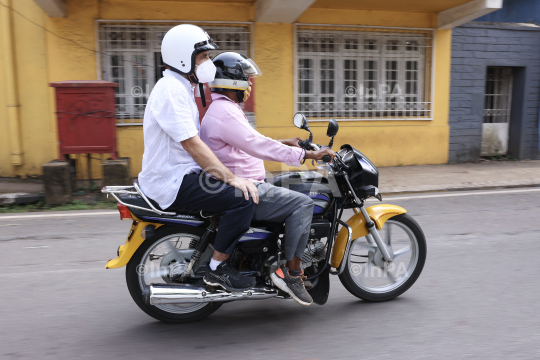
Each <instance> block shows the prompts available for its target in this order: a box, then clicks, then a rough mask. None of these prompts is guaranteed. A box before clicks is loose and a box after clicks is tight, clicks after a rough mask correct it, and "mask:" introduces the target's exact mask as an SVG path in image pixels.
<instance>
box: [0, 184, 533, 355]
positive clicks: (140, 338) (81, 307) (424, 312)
mask: <svg viewBox="0 0 540 360" xmlns="http://www.w3.org/2000/svg"><path fill="white" fill-rule="evenodd" d="M539 190H540V189H538V188H531V189H521V190H516V189H509V190H501V191H486V192H470V193H460V192H456V193H448V194H420V195H406V196H403V197H401V198H400V197H392V198H391V199H388V200H385V202H387V203H394V204H397V205H400V206H403V207H405V208H406V209H407V210H408V212H409V214H411V215H412V216H414V217H415V219H416V220H417V221H418V222H419V223H420V225H421V226H422V227H423V229H424V232H425V234H426V237H427V241H428V259H427V262H426V266H425V268H424V272H423V273H422V275H421V276H420V278H419V280H418V281H417V282H416V284H415V285H414V286H413V287H412V288H411V289H410V290H409V291H408V292H406V293H405V294H403V295H402V296H401V297H399V298H397V299H395V300H393V301H390V302H386V303H375V304H373V303H366V302H363V301H361V300H358V299H357V298H355V297H353V296H352V295H350V294H349V293H348V292H347V290H345V289H344V288H343V286H342V285H341V283H340V282H339V279H338V278H337V277H332V278H331V281H332V282H331V289H330V298H329V301H328V303H327V304H326V305H324V306H318V305H312V306H310V307H302V306H299V305H297V304H296V303H295V302H293V301H285V300H280V299H270V300H265V301H244V302H236V303H230V304H225V305H223V306H222V307H221V308H220V309H219V310H218V311H217V312H216V313H214V314H213V315H211V316H210V317H209V318H207V319H206V320H204V321H201V322H198V323H192V324H186V325H167V324H162V323H160V322H158V321H155V320H154V319H152V318H150V317H149V316H147V315H146V314H145V313H143V312H142V311H141V310H139V308H138V307H137V306H136V305H135V303H134V302H133V301H132V300H131V298H130V295H129V293H128V291H127V288H126V286H125V282H124V269H117V270H105V269H104V265H105V262H106V261H107V260H109V259H110V258H113V257H115V256H116V248H117V247H118V245H120V244H122V243H123V242H124V239H125V236H126V234H127V231H128V228H129V225H130V223H129V222H127V221H119V220H118V215H117V214H110V215H96V216H74V214H75V213H80V212H68V213H63V214H64V215H65V216H64V215H63V216H60V217H29V216H28V215H17V214H11V215H7V216H8V217H6V215H2V216H0V260H1V262H0V304H1V306H0V324H1V327H0V359H30V358H32V359H79V358H90V359H94V358H95V359H105V358H108V359H123V358H130V359H167V358H171V359H173V358H174V359H190V358H197V359H242V358H250V359H259V358H260V359H278V358H283V359H297V358H310V359H346V358H349V359H350V358H358V359H360V358H362V359H372V358H373V359H374V358H377V359H379V358H386V359H389V358H392V359H423V358H434V359H463V358H465V359H466V358H471V359H499V358H500V359H539V358H540V313H539V310H540V306H539V305H538V303H539V298H540V287H539V286H538V285H539V281H538V274H539V269H540V261H539V258H540V191H539ZM471 193H474V194H476V195H472V194H471ZM464 194H468V195H466V196H463V195H464ZM441 195H443V196H441ZM444 195H447V196H444ZM98 212H99V211H98ZM41 214H46V213H41ZM33 215H35V214H33ZM46 215H50V213H49V214H46ZM14 216H15V217H14Z"/></svg>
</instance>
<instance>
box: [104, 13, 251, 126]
mask: <svg viewBox="0 0 540 360" xmlns="http://www.w3.org/2000/svg"><path fill="white" fill-rule="evenodd" d="M181 23H183V22H152V21H148V22H145V21H143V22H130V21H124V22H122V21H104V20H98V21H97V26H96V30H97V31H98V34H97V35H98V36H96V38H97V41H98V44H97V45H98V46H97V48H98V51H99V52H98V55H97V56H98V70H99V73H100V75H101V79H103V80H107V81H113V82H116V83H118V88H116V110H117V111H116V115H117V119H118V123H117V125H142V120H143V117H144V109H145V106H146V101H147V100H148V97H149V96H150V91H151V90H152V88H153V87H154V85H155V84H156V82H157V81H158V80H159V79H160V78H161V77H162V76H163V75H162V72H163V68H162V67H161V65H162V60H161V40H162V39H163V36H165V33H166V32H167V31H168V30H169V29H170V28H172V27H174V26H176V25H180V24H181ZM189 23H190V24H195V25H198V26H200V27H202V28H203V29H204V30H206V32H208V35H210V37H211V38H212V39H213V40H214V42H215V43H216V44H217V45H218V46H219V50H215V51H214V50H213V51H211V52H210V56H214V55H216V54H218V53H221V52H223V51H237V52H241V53H243V54H245V55H246V56H248V57H250V56H252V54H251V53H252V48H251V44H252V31H251V24H250V23H212V22H189ZM246 115H247V116H248V118H250V120H253V115H254V114H253V113H250V112H246Z"/></svg>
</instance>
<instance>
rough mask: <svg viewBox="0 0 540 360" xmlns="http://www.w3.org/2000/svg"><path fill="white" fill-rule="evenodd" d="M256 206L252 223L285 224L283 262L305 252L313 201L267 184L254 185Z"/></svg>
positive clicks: (305, 196) (296, 193)
mask: <svg viewBox="0 0 540 360" xmlns="http://www.w3.org/2000/svg"><path fill="white" fill-rule="evenodd" d="M256 185H257V189H258V190H259V203H258V204H256V205H255V215H254V216H253V218H254V219H255V220H267V221H272V222H284V223H285V243H284V250H285V259H287V261H290V260H292V259H293V256H294V255H296V256H297V257H299V258H300V259H301V258H302V255H303V254H304V250H305V249H306V244H307V241H308V237H309V231H310V229H311V219H312V217H313V200H312V199H311V198H310V197H309V196H307V195H304V194H301V193H299V192H296V191H292V190H289V189H285V188H282V187H277V186H274V185H270V184H267V183H260V184H256Z"/></svg>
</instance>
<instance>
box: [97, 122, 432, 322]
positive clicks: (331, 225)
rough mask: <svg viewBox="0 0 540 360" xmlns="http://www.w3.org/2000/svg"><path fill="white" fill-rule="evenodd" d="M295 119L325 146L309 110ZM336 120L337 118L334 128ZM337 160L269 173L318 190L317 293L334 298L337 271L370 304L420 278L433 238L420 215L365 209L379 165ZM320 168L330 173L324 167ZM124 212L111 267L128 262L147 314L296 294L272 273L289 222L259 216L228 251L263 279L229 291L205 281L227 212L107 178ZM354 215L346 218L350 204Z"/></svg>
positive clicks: (313, 274) (357, 157) (294, 186)
mask: <svg viewBox="0 0 540 360" xmlns="http://www.w3.org/2000/svg"><path fill="white" fill-rule="evenodd" d="M293 123H294V125H295V126H296V127H298V128H300V129H303V130H306V131H308V132H309V138H308V139H306V140H304V141H300V142H299V145H300V146H301V147H303V148H304V149H306V150H317V149H319V148H320V147H321V146H320V145H317V144H314V143H313V142H312V140H313V134H312V132H311V130H310V129H309V126H308V122H307V120H306V118H305V116H304V115H303V114H301V113H297V114H296V115H295V116H294V118H293ZM338 129H339V127H338V124H337V122H336V121H335V120H334V119H331V120H330V122H329V125H328V131H327V136H328V137H330V138H331V140H330V143H329V145H328V146H329V147H330V148H331V147H332V144H333V141H334V137H335V135H336V134H337V132H338ZM329 161H330V158H329V157H328V158H326V159H323V161H322V162H317V163H316V165H317V167H318V168H319V170H320V171H317V172H316V171H306V172H286V173H283V174H280V175H277V176H275V177H273V178H268V179H267V180H266V181H268V182H271V183H272V184H273V185H275V186H282V187H287V188H289V189H290V190H293V191H299V192H301V193H304V194H306V195H308V196H309V197H311V198H312V199H313V202H314V210H313V219H312V224H311V230H310V234H309V240H308V243H307V245H306V249H305V252H304V254H303V256H302V265H301V266H302V269H303V270H304V274H305V276H306V277H307V278H306V279H305V284H306V288H307V289H308V292H309V293H310V294H311V296H312V298H313V301H314V302H315V303H317V304H320V305H323V304H325V303H326V301H327V299H328V295H329V289H330V275H337V276H338V277H339V280H340V281H341V283H342V284H343V286H344V287H345V288H346V289H347V290H348V291H349V292H350V293H351V294H352V295H354V296H356V297H358V298H360V299H362V300H365V301H370V302H379V301H387V300H391V299H394V298H396V297H397V296H399V295H401V294H403V293H404V292H405V291H407V290H408V289H409V288H410V287H411V286H412V285H413V284H414V283H415V281H416V280H417V279H418V277H419V276H420V273H421V272H422V269H423V267H424V263H425V260H426V239H425V237H424V234H423V232H422V229H421V228H420V226H419V225H418V223H417V222H416V221H415V220H414V219H413V218H412V217H411V216H410V215H409V214H407V213H406V210H405V209H403V208H402V207H399V206H395V205H385V204H377V205H373V206H369V207H365V202H366V200H367V199H368V198H376V199H378V200H379V201H382V197H381V194H380V193H379V189H378V182H379V172H378V170H377V168H376V167H375V165H374V164H373V163H372V162H371V161H370V160H369V159H368V158H367V157H366V156H365V155H364V154H362V153H361V152H360V151H358V150H357V149H355V148H354V147H352V146H351V145H343V146H342V147H341V149H340V150H339V151H338V152H337V153H336V156H335V158H334V160H333V161H332V162H331V163H329ZM321 172H322V174H321ZM102 192H103V193H106V194H109V195H112V196H114V198H115V199H116V200H117V201H118V203H117V206H118V210H119V212H120V218H121V219H122V220H129V221H132V225H131V229H130V230H129V233H128V236H127V240H126V243H125V244H124V245H121V246H120V247H119V248H118V252H117V254H118V257H117V258H116V259H113V260H110V261H109V262H107V265H106V268H107V269H113V268H120V267H124V266H126V282H127V286H128V289H129V292H130V294H131V296H132V298H133V300H134V301H135V303H136V304H137V305H138V306H139V307H140V308H141V309H142V310H143V311H144V312H145V313H147V314H148V315H150V316H152V317H154V318H155V319H157V320H160V321H163V322H167V323H185V322H190V321H197V320H201V319H204V318H206V317H207V316H209V315H210V314H212V313H213V312H214V311H216V310H217V309H218V308H219V307H220V306H221V305H223V304H224V303H227V302H231V301H238V300H259V299H269V298H282V299H290V297H289V295H288V294H286V293H284V292H282V291H281V290H279V289H278V288H277V287H275V286H274V284H273V283H272V280H271V279H270V274H271V273H272V272H274V271H275V270H277V268H278V267H279V266H280V264H284V263H285V259H284V258H283V249H282V244H283V242H284V241H285V239H284V224H280V223H270V222H264V221H263V222H261V221H259V222H255V221H253V222H252V224H251V227H250V229H249V230H248V231H247V232H246V234H245V235H243V236H242V237H241V238H240V239H239V240H238V242H237V244H236V247H235V249H234V251H233V252H232V254H231V256H230V261H231V264H232V266H235V267H236V268H237V269H238V270H239V271H240V272H241V273H243V274H246V275H249V276H254V277H256V280H257V285H256V286H255V287H254V288H252V289H249V290H246V291H241V292H229V291H226V290H223V289H221V288H216V287H211V286H208V285H206V284H205V283H204V282H203V276H204V271H205V267H206V266H207V264H208V263H209V261H210V259H211V257H212V253H213V251H214V249H213V245H212V244H213V242H214V239H215V234H216V232H217V231H218V224H219V215H218V214H212V213H207V212H204V211H196V210H193V209H177V210H176V212H170V211H164V210H162V209H160V208H159V206H158V205H157V204H156V203H155V202H154V201H153V200H151V199H148V198H147V197H146V196H145V195H144V193H143V192H142V191H141V189H140V188H139V186H138V184H137V183H134V184H133V186H107V187H104V188H103V189H102ZM347 209H352V210H353V212H354V213H353V215H352V216H351V217H350V218H349V219H348V220H347V221H343V220H342V219H341V218H342V216H343V213H344V210H347Z"/></svg>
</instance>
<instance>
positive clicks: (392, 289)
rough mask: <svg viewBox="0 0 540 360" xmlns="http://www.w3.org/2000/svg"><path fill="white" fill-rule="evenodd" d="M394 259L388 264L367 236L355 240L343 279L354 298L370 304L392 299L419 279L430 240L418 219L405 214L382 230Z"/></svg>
mask: <svg viewBox="0 0 540 360" xmlns="http://www.w3.org/2000/svg"><path fill="white" fill-rule="evenodd" d="M380 235H381V239H382V240H383V241H384V242H385V243H386V244H387V245H388V246H389V247H390V250H391V252H393V254H394V260H393V262H392V263H390V264H389V265H387V264H386V263H385V262H384V261H383V258H382V255H381V253H380V251H379V248H378V247H377V245H376V244H375V243H374V242H373V240H372V239H371V238H370V237H368V236H366V237H364V238H358V239H355V240H353V243H352V244H351V250H350V252H349V256H348V258H347V259H343V261H347V264H346V267H345V269H344V270H343V273H342V274H341V275H339V279H340V281H341V283H342V284H343V286H345V288H346V289H347V290H348V291H349V292H350V293H351V294H353V295H354V296H356V297H359V298H360V299H363V300H366V301H386V300H391V299H393V298H395V297H397V296H399V295H401V294H403V293H404V292H405V291H407V290H408V289H409V288H410V287H411V286H412V285H413V284H414V282H415V281H416V279H418V277H419V276H420V273H421V272H422V269H423V268H424V263H425V261H426V239H425V237H424V233H423V232H422V229H421V228H420V226H419V225H418V223H417V222H416V221H414V219H413V218H412V217H411V216H409V215H407V214H401V215H398V216H394V217H392V218H391V219H389V220H387V221H386V223H385V224H384V226H383V229H382V230H381V231H380Z"/></svg>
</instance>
